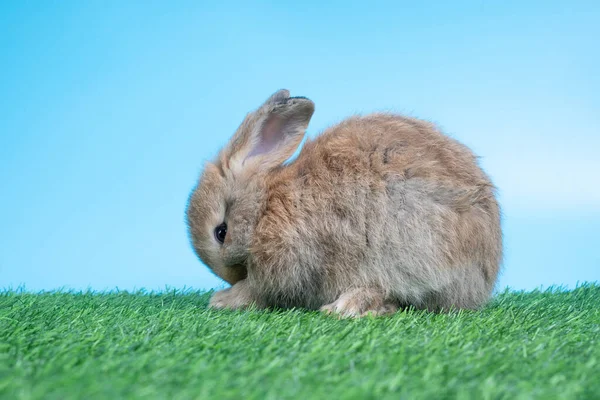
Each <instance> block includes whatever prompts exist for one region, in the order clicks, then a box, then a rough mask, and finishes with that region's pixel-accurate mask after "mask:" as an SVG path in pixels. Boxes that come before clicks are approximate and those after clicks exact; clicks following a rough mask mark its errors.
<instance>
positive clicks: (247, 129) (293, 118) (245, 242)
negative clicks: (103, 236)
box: [186, 90, 314, 284]
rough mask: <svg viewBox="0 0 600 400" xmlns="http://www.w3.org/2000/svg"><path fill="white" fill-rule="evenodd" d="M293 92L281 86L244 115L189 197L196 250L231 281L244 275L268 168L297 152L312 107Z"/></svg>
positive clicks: (188, 221) (275, 166)
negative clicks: (290, 92) (255, 108)
mask: <svg viewBox="0 0 600 400" xmlns="http://www.w3.org/2000/svg"><path fill="white" fill-rule="evenodd" d="M289 95H290V94H289V92H288V91H287V90H280V91H278V92H276V93H274V94H273V95H272V96H271V97H269V99H268V100H267V101H266V102H265V103H264V104H263V105H262V106H260V107H259V108H258V109H257V110H255V111H254V112H251V113H249V114H248V115H247V116H246V118H245V119H244V121H243V122H242V124H241V125H240V127H239V128H238V129H237V131H236V132H235V134H234V135H233V137H232V138H231V139H230V141H229V143H228V144H227V145H226V146H225V147H224V148H223V149H222V150H221V152H220V153H219V156H218V157H217V159H216V160H214V161H213V162H208V163H206V165H205V167H204V170H203V172H202V175H201V177H200V180H199V182H198V184H197V186H196V187H195V189H194V190H193V192H192V194H191V196H190V198H189V202H188V206H187V211H186V216H187V223H188V227H189V234H190V237H191V241H192V244H193V247H194V250H195V252H196V254H197V255H198V257H199V258H200V259H201V260H202V261H203V262H204V263H205V264H206V265H207V266H208V267H209V268H211V269H212V271H213V272H214V273H215V274H216V275H217V276H219V277H221V278H222V279H224V280H225V281H227V282H228V283H230V284H234V283H236V282H238V281H240V280H242V279H244V278H245V277H246V274H247V269H246V261H247V259H248V255H249V251H250V250H249V249H250V246H251V238H252V234H253V231H254V227H255V226H256V224H257V222H258V219H259V217H260V215H261V213H262V212H263V211H264V210H263V209H262V208H263V207H264V205H265V201H264V200H265V188H266V185H267V180H268V173H269V171H271V170H273V169H274V168H277V167H279V166H281V164H283V162H284V161H286V160H287V159H288V158H289V157H291V156H292V155H293V154H294V152H295V151H296V149H297V148H298V146H299V145H300V143H301V142H302V139H303V137H304V134H305V131H306V128H307V126H308V123H309V121H310V119H311V117H312V115H313V112H314V104H313V102H312V101H310V100H309V99H306V98H303V97H290V96H289Z"/></svg>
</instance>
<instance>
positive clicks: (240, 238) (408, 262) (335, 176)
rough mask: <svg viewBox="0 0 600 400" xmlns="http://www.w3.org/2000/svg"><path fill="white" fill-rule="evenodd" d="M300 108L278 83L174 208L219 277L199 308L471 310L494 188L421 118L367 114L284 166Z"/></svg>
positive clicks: (489, 263)
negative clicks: (181, 211)
mask: <svg viewBox="0 0 600 400" xmlns="http://www.w3.org/2000/svg"><path fill="white" fill-rule="evenodd" d="M313 112H314V104H313V102H312V101H310V100H309V99H307V98H304V97H290V96H289V92H288V91H287V90H280V91H278V92H276V93H275V94H273V95H272V96H271V97H270V98H269V99H268V100H267V101H266V102H265V103H264V104H263V105H262V106H261V107H260V108H258V109H257V110H256V111H254V112H252V113H250V114H248V115H247V116H246V118H245V120H244V121H243V122H242V124H241V126H240V127H239V129H238V130H237V132H236V133H235V134H234V135H233V137H232V138H231V140H230V142H229V144H228V145H227V146H226V147H225V148H224V149H223V150H222V151H221V152H220V154H219V156H218V158H217V159H216V160H214V162H210V163H207V164H206V166H205V169H204V171H203V173H202V176H201V178H200V181H199V183H198V185H197V187H196V188H195V190H194V191H193V193H192V195H191V197H190V199H189V204H188V208H187V221H188V225H189V230H190V235H191V240H192V242H193V246H194V249H195V251H196V253H197V254H198V256H199V257H200V259H201V260H202V261H203V262H204V263H205V264H206V265H208V266H209V267H210V268H211V269H212V271H213V272H214V273H215V274H216V275H218V276H219V277H221V278H223V279H224V280H226V281H227V282H229V283H230V284H231V285H232V287H231V288H228V289H225V290H221V291H218V292H216V293H215V294H214V295H213V297H212V298H211V300H210V306H211V307H214V308H243V307H247V306H250V305H254V306H257V307H271V306H278V307H305V308H309V309H321V310H323V311H325V312H334V313H337V314H340V315H342V316H362V315H365V314H367V313H372V314H374V315H382V314H389V313H393V312H395V311H396V310H397V309H398V307H402V306H408V305H412V306H414V307H416V308H419V309H428V310H432V311H441V310H448V309H451V308H468V309H475V308H478V307H479V306H481V305H483V304H484V303H485V302H486V301H487V300H488V298H489V297H490V295H491V292H492V290H493V288H494V284H495V282H496V279H497V276H498V271H499V266H500V263H501V258H502V234H501V229H500V211H499V207H498V203H497V201H496V199H495V188H494V186H493V185H492V183H491V182H490V180H489V178H488V177H487V176H486V174H485V173H484V172H483V171H482V170H481V169H480V168H479V166H478V164H477V160H476V157H475V156H474V155H473V154H472V153H471V151H470V150H469V149H468V148H467V147H465V146H464V145H462V144H460V143H458V142H457V141H455V140H453V139H450V138H449V137H447V136H444V135H443V134H442V133H440V132H439V131H438V130H436V128H435V127H434V126H433V125H432V124H430V123H427V122H424V121H420V120H416V119H412V118H406V117H402V116H398V115H390V114H372V115H368V116H364V117H351V118H349V119H346V120H345V121H343V122H342V123H340V124H338V125H336V126H334V127H332V128H329V129H327V130H326V131H325V132H324V133H322V134H321V135H320V136H318V137H317V138H316V139H314V140H309V141H307V143H306V144H305V146H304V147H303V149H302V151H301V152H300V154H299V155H298V157H297V158H296V159H295V160H293V161H292V162H290V163H289V164H287V165H286V164H284V162H285V161H286V160H288V158H289V157H291V156H292V155H293V154H294V152H295V151H296V149H297V148H298V146H299V145H300V143H301V141H302V139H303V137H304V134H305V131H306V128H307V126H308V123H309V121H310V119H311V117H312V115H313Z"/></svg>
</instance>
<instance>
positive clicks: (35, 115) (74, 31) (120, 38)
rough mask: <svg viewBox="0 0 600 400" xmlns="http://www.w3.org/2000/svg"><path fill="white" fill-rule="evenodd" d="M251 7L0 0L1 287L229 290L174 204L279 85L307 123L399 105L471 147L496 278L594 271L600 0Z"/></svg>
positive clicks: (553, 277) (513, 280) (535, 282)
mask: <svg viewBox="0 0 600 400" xmlns="http://www.w3.org/2000/svg"><path fill="white" fill-rule="evenodd" d="M254 3H255V4H254V5H252V6H250V5H249V2H246V3H242V2H239V3H235V2H228V1H224V2H219V3H218V4H217V2H213V4H211V3H208V2H198V1H183V2H182V1H176V2H158V1H157V2H147V1H144V2H141V1H139V2H135V1H126V2H122V1H91V0H90V1H60V2H59V1H45V2H43V1H38V2H34V1H27V2H26V1H5V2H3V3H2V4H1V5H0V49H1V52H0V185H1V186H0V288H2V287H4V288H6V287H13V288H15V287H17V286H20V285H25V287H26V288H27V289H30V290H41V289H55V288H60V287H66V288H75V289H85V288H88V287H90V288H93V289H97V290H103V289H113V288H115V287H118V288H121V289H134V288H147V289H162V288H165V286H170V287H177V288H179V287H184V286H187V287H193V288H211V287H217V286H221V285H222V283H221V281H219V280H218V279H217V278H215V277H214V276H213V275H212V274H211V273H210V272H209V271H208V270H207V269H206V268H205V267H204V266H203V265H201V264H200V263H199V262H198V260H197V259H196V258H195V256H194V254H193V253H192V251H191V249H190V246H189V244H188V239H187V233H186V229H185V225H184V219H183V215H184V208H185V202H186V200H187V196H188V193H189V191H190V189H191V188H192V186H193V184H194V182H195V180H196V179H197V176H198V173H199V171H200V167H201V165H202V163H203V161H204V160H206V159H208V158H210V157H212V156H213V155H214V154H215V152H216V151H217V150H218V149H219V147H220V146H221V145H223V144H224V143H225V141H226V140H227V139H228V137H229V136H230V135H231V134H232V132H233V131H234V130H235V128H236V127H237V125H238V123H239V122H240V121H241V119H242V118H243V116H244V115H245V113H246V112H247V111H248V110H250V109H252V108H254V107H255V106H257V105H258V104H259V103H260V102H261V101H263V100H264V99H265V98H266V97H267V96H268V95H270V94H271V93H272V92H273V91H275V90H277V89H279V88H282V87H285V88H289V89H290V90H291V91H292V93H293V94H294V95H305V96H308V97H310V98H311V99H313V100H314V101H315V103H316V105H317V110H316V113H315V116H314V119H313V120H312V122H311V124H310V127H309V131H308V132H309V135H311V136H314V135H315V134H317V133H318V132H319V131H320V130H322V129H323V128H325V127H327V126H329V125H331V124H333V123H335V122H336V121H339V120H340V119H342V118H343V117H344V116H347V115H349V114H352V113H366V112H370V111H375V110H390V111H398V112H404V113H408V114H410V115H413V116H417V117H421V118H425V119H429V120H432V121H434V122H437V123H439V124H440V125H441V126H442V127H443V129H445V130H446V132H448V133H449V134H451V135H453V136H454V137H456V138H458V139H460V140H461V141H463V142H464V143H466V144H467V145H469V146H471V147H472V148H473V149H474V150H475V151H476V152H477V153H478V154H480V155H481V156H482V160H481V162H482V165H483V166H484V168H485V169H486V170H487V171H488V172H489V174H490V175H491V176H492V177H493V179H494V181H495V183H496V184H497V186H498V187H499V189H500V195H501V201H502V204H503V209H504V232H505V244H506V261H505V267H504V273H503V275H502V278H501V280H500V285H499V287H501V288H502V287H506V286H510V287H513V288H517V289H532V288H535V287H539V286H548V285H552V284H559V285H566V286H569V287H573V286H575V285H576V284H577V282H578V281H594V280H599V279H600V256H599V255H598V254H599V252H598V247H599V245H600V234H599V233H598V229H599V228H600V185H599V183H600V179H599V178H598V176H599V174H600V157H599V155H598V152H599V150H600V47H599V46H600V45H599V42H600V24H598V21H599V20H600V2H597V1H589V2H578V1H574V2H566V1H529V2H520V1H505V2H494V4H492V2H486V1H453V2H447V1H437V2H432V1H424V2H413V1H411V2H408V1H406V2H402V1H390V2H372V3H371V2H351V1H332V2H326V4H325V3H323V2H320V1H303V2H270V3H269V2H254Z"/></svg>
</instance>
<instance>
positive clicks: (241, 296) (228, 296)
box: [208, 280, 257, 310]
mask: <svg viewBox="0 0 600 400" xmlns="http://www.w3.org/2000/svg"><path fill="white" fill-rule="evenodd" d="M256 303H257V302H256V301H255V300H254V298H253V296H252V293H251V292H250V290H249V288H248V285H247V283H246V281H245V280H241V281H239V282H237V283H236V284H235V285H233V286H232V287H230V288H229V289H224V290H219V291H218V292H215V294H213V295H212V297H211V298H210V301H209V303H208V307H210V308H217V309H220V308H229V309H233V310H235V309H240V308H247V307H249V306H251V305H255V306H256V305H257V304H256Z"/></svg>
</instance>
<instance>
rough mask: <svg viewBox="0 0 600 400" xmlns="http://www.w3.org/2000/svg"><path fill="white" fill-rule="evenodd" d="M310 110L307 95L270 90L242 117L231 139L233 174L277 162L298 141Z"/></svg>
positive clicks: (287, 153) (280, 160)
mask: <svg viewBox="0 0 600 400" xmlns="http://www.w3.org/2000/svg"><path fill="white" fill-rule="evenodd" d="M314 111H315V105H314V103H313V102H312V101H311V100H309V99H307V98H304V97H289V92H288V91H287V90H280V91H278V92H276V93H274V94H273V95H272V96H271V97H269V99H267V101H266V102H265V103H264V104H263V105H262V106H261V107H260V108H259V109H258V110H257V111H256V112H255V113H253V114H251V115H249V116H248V117H247V118H246V121H244V123H242V126H240V129H239V130H238V132H237V133H236V135H235V136H234V138H233V139H232V143H231V144H230V148H231V152H230V153H229V157H228V158H229V159H228V164H229V167H230V168H231V169H232V171H233V172H234V173H237V172H239V171H240V170H247V169H248V168H251V167H252V168H254V167H258V168H260V169H270V168H273V167H276V166H278V165H281V164H282V163H283V162H284V161H285V160H287V159H288V158H289V157H291V156H292V155H293V154H294V152H295V151H296V149H297V148H298V145H300V143H301V142H302V139H303V138H304V134H305V132H306V128H307V127H308V123H309V122H310V119H311V117H312V115H313V113H314ZM234 147H237V148H236V149H234Z"/></svg>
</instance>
